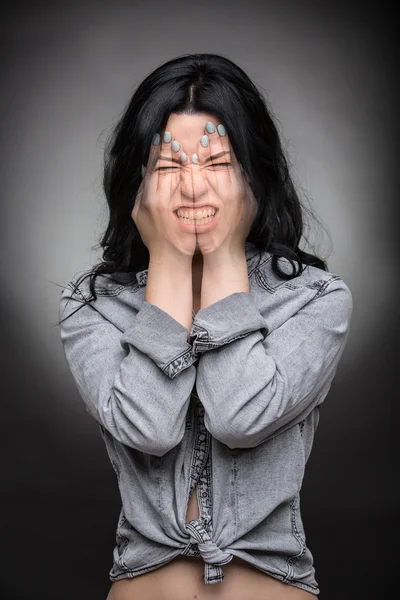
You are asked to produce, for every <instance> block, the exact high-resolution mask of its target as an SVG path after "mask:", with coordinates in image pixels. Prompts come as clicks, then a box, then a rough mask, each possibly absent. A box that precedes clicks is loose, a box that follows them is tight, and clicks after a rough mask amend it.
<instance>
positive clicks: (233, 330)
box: [190, 292, 268, 354]
mask: <svg viewBox="0 0 400 600" xmlns="http://www.w3.org/2000/svg"><path fill="white" fill-rule="evenodd" d="M258 330H260V331H261V333H262V335H263V339H265V338H266V337H267V334H268V326H267V322H266V320H265V319H264V317H263V316H262V315H261V313H260V311H259V310H258V308H257V307H256V305H255V303H254V300H253V298H252V296H251V294H249V293H248V292H235V293H233V294H230V296H227V297H226V298H222V299H221V300H218V301H217V302H214V303H213V304H210V305H209V306H206V307H205V308H201V309H200V310H199V311H198V313H197V314H196V316H195V318H194V319H193V323H192V327H191V329H190V339H191V340H193V352H194V353H195V354H199V353H201V352H207V350H212V349H213V348H218V347H219V346H222V345H224V344H229V343H230V342H233V341H234V340H237V339H239V338H242V337H245V336H247V335H249V334H250V333H252V332H253V331H258Z"/></svg>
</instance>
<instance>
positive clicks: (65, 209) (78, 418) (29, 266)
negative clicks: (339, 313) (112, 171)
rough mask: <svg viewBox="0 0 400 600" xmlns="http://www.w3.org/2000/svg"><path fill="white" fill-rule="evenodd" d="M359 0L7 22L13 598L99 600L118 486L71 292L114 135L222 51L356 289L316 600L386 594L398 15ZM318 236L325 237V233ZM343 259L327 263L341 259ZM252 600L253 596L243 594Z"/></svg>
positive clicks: (7, 361) (6, 482) (72, 11)
mask: <svg viewBox="0 0 400 600" xmlns="http://www.w3.org/2000/svg"><path fill="white" fill-rule="evenodd" d="M362 7H363V8H362V11H361V10H359V9H357V8H356V5H355V3H354V4H351V3H350V4H349V3H347V6H346V7H344V6H343V8H342V7H340V6H339V5H338V4H335V3H330V2H325V3H324V2H322V3H321V2H283V1H280V2H278V1H276V2H265V3H261V2H252V1H246V2H243V3H239V2H235V1H233V2H225V3H222V4H219V5H218V6H216V5H215V3H214V2H209V1H202V2H201V4H196V3H188V2H186V3H184V2H175V3H161V2H156V1H153V0H147V1H145V2H114V3H112V2H97V3H95V2H83V3H80V4H78V3H76V4H75V3H73V2H72V3H71V2H70V3H66V4H65V5H64V4H61V3H59V4H58V5H57V3H56V6H55V7H53V8H49V7H48V6H47V5H45V4H42V3H40V2H39V3H35V4H34V5H32V6H31V7H30V6H29V4H28V3H26V2H25V3H21V2H19V3H18V2H17V3H14V4H13V7H12V8H10V9H9V12H8V13H7V15H6V16H5V17H4V18H3V23H2V34H1V41H2V44H3V45H4V47H3V52H2V54H1V56H2V59H1V61H2V67H3V69H2V73H3V86H2V95H1V98H0V102H1V112H0V114H1V123H2V148H1V150H2V157H1V163H0V166H1V171H2V186H1V191H2V200H3V201H2V208H3V217H2V220H1V224H2V236H1V242H2V248H3V251H2V263H1V277H2V310H1V316H2V322H3V328H2V331H3V352H4V357H3V360H2V367H3V377H2V382H3V390H2V391H3V393H2V405H3V410H2V416H3V418H2V425H3V426H2V436H1V443H2V456H3V458H4V461H3V467H2V484H3V485H2V493H1V497H2V512H1V516H2V529H1V530H2V536H1V539H2V542H3V544H2V556H1V559H2V566H1V574H0V592H1V593H2V598H5V599H20V598H36V597H39V593H40V598H41V600H45V599H47V598H49V599H50V598H51V599H53V598H57V599H58V600H63V599H64V598H65V599H68V600H69V599H70V598H74V600H75V599H76V600H80V599H81V598H85V599H88V600H89V599H96V600H101V599H102V598H103V599H105V597H106V595H107V591H108V589H109V586H110V582H109V580H108V571H109V569H110V568H111V565H112V550H113V547H114V544H115V528H116V525H117V517H118V512H119V508H120V504H119V494H118V488H117V482H116V479H115V476H114V472H113V470H112V467H111V465H110V463H109V461H108V457H107V454H106V451H105V448H104V445H103V441H102V439H101V437H100V434H99V432H98V429H97V425H96V423H95V422H94V421H93V420H92V418H91V417H90V416H89V415H88V414H87V413H86V411H85V410H84V406H83V401H82V400H81V398H80V396H79V395H78V392H77V389H76V388H75V385H74V383H73V380H72V376H71V374H70V372H69V369H68V366H67V364H66V361H65V358H64V355H63V351H62V346H61V341H60V334H59V328H58V327H54V326H53V324H54V323H56V321H57V320H58V303H59V297H60V291H61V288H60V287H59V286H63V285H64V284H65V283H66V282H68V281H69V280H70V279H71V278H72V276H73V275H74V274H76V273H78V272H81V271H83V270H85V269H87V268H89V267H90V266H92V265H93V264H95V263H96V262H98V260H100V252H99V251H98V250H95V245H96V244H97V242H98V240H99V238H100V235H101V233H102V231H103V228H104V227H105V223H106V219H107V211H106V208H105V201H104V199H103V196H102V191H101V181H100V177H101V168H102V151H103V142H104V139H105V135H106V134H107V133H108V132H109V130H110V127H111V126H112V125H113V123H115V121H116V119H117V117H118V115H119V114H120V112H121V111H122V109H123V108H124V106H125V104H126V102H127V101H128V99H129V97H130V96H131V94H132V92H133V90H134V89H135V88H136V86H137V85H138V83H139V82H140V81H141V80H142V79H143V78H144V77H145V76H146V75H147V74H148V73H149V72H150V71H151V70H153V69H154V68H156V67H157V66H158V65H159V64H161V63H162V62H164V61H165V60H167V59H169V58H172V57H174V56H177V55H179V54H182V53H187V52H215V53H221V54H224V55H226V56H228V57H229V58H231V59H232V60H234V61H235V62H237V63H238V64H239V65H240V66H241V67H242V68H243V69H245V71H246V72H247V73H248V74H249V75H250V77H252V78H253V80H254V81H255V82H256V83H257V84H258V85H259V86H260V87H261V88H262V90H263V91H264V93H265V94H266V96H267V98H268V100H269V102H270V105H271V107H272V109H273V111H274V113H275V115H276V117H277V119H278V120H279V123H280V131H281V133H282V135H283V138H284V144H285V147H286V148H287V150H288V153H289V156H290V160H291V163H292V164H293V174H294V177H295V179H296V180H297V182H298V183H299V185H300V187H301V190H303V192H305V193H306V194H307V195H308V196H309V197H310V198H311V200H312V202H313V207H314V210H315V211H316V212H317V215H318V216H319V218H320V219H321V220H322V222H323V223H324V226H325V228H326V229H327V230H328V232H329V233H330V237H331V245H330V241H329V239H327V236H326V235H325V237H323V238H321V239H319V240H318V239H316V240H313V238H312V233H311V234H310V235H311V240H312V241H315V242H316V243H317V249H318V251H319V253H320V254H321V255H323V256H324V257H327V258H328V264H329V268H330V270H331V271H334V272H337V273H339V274H340V275H341V276H342V277H343V279H344V280H345V281H346V283H347V284H348V285H349V287H350V289H351V290H352V292H353V298H354V314H353V321H352V331H351V335H350V339H349V343H348V346H347V348H346V350H345V353H344V355H343V359H342V362H341V364H340V367H339V369H338V372H337V376H336V379H335V381H334V384H333V386H332V389H331V392H330V394H329V395H328V398H327V399H326V400H325V403H324V405H323V408H322V411H321V421H320V426H319V429H318V431H317V435H316V440H315V445H314V449H313V452H312V454H311V458H310V460H309V463H308V469H307V471H306V476H305V480H304V484H303V490H302V513H303V520H304V522H305V528H306V533H307V542H308V545H309V547H310V549H311V551H312V553H313V555H314V559H315V567H316V574H317V580H318V582H319V584H320V587H321V590H322V592H321V596H320V597H321V598H322V600H331V599H332V600H333V599H335V600H336V599H338V598H340V599H341V600H346V599H350V598H352V599H353V598H354V599H355V598H359V597H360V598H367V597H368V598H369V597H375V598H382V597H384V596H385V597H388V596H387V593H388V592H389V589H391V588H390V586H391V585H392V582H393V578H392V577H393V576H392V575H391V573H392V556H393V550H394V539H395V533H396V532H395V526H396V525H397V519H396V517H397V513H396V510H395V509H396V508H397V507H398V496H397V494H396V492H395V488H394V486H393V481H394V478H395V476H394V462H392V459H391V458H390V455H389V450H390V445H391V440H392V439H393V436H394V423H395V419H394V416H393V415H391V409H392V408H393V404H394V403H393V399H394V398H395V394H396V390H397V388H398V383H399V381H398V378H397V371H396V369H395V367H396V366H397V365H398V360H397V364H396V362H395V361H396V358H397V359H398V353H397V348H398V343H397V339H398V335H397V334H398V269H396V267H397V264H398V263H397V250H398V238H397V230H398V211H397V203H398V186H397V182H398V170H397V159H398V154H397V149H398V142H397V138H396V135H397V125H398V123H397V121H396V119H397V105H396V104H395V100H396V98H395V92H394V76H395V73H396V68H397V65H395V63H394V51H395V48H394V17H393V15H392V14H390V12H388V9H387V7H385V6H384V5H383V4H382V3H380V4H379V7H380V9H379V10H380V12H379V13H378V12H377V10H376V9H375V10H373V9H372V8H369V7H368V5H365V4H363V5H362ZM322 233H323V232H322ZM330 250H332V252H330ZM249 600H251V598H249Z"/></svg>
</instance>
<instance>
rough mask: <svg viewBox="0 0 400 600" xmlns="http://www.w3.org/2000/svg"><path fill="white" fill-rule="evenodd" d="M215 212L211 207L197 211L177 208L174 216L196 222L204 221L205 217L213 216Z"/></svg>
mask: <svg viewBox="0 0 400 600" xmlns="http://www.w3.org/2000/svg"><path fill="white" fill-rule="evenodd" d="M216 212H217V211H216V209H215V208H213V207H209V208H203V209H197V210H193V209H186V208H178V210H177V211H176V214H177V215H178V217H182V218H185V219H194V220H196V221H197V220H201V219H205V218H207V217H211V216H214V215H215V213H216Z"/></svg>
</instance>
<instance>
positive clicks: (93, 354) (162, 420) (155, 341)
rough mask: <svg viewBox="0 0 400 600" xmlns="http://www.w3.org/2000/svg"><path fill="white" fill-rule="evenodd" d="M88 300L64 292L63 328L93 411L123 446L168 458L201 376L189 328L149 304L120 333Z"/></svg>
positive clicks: (76, 373)
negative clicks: (195, 383)
mask: <svg viewBox="0 0 400 600" xmlns="http://www.w3.org/2000/svg"><path fill="white" fill-rule="evenodd" d="M82 298H83V296H82ZM82 298H81V297H80V293H79V292H76V291H74V292H73V290H72V287H71V285H69V286H68V287H67V288H65V289H64V290H63V292H62V294H61V300H60V320H61V321H62V322H61V325H60V329H61V340H62V345H63V349H64V354H65V357H66V359H67V362H68V365H69V368H70V371H71V373H72V376H73V378H74V381H75V383H76V385H77V388H78V390H79V392H80V395H81V397H82V399H83V401H84V403H85V406H86V409H87V411H88V412H89V413H90V414H91V415H92V416H93V417H94V419H96V421H97V422H98V423H99V424H100V425H102V426H103V427H104V428H105V429H107V430H108V431H109V432H110V433H111V434H112V435H113V436H114V437H115V438H116V439H117V440H118V441H120V442H121V443H123V444H126V445H127V446H130V447H132V448H135V449H137V450H140V451H142V452H146V453H149V454H154V455H157V456H162V455H163V454H165V453H166V452H168V451H169V450H171V449H172V448H173V447H175V446H176V445H177V444H178V443H179V442H180V441H181V439H182V438H183V435H184V431H185V419H186V413H187V410H188V406H189V402H190V394H191V390H192V388H193V385H194V381H195V377H196V368H195V366H194V363H195V361H196V360H197V356H196V355H195V354H194V353H193V351H192V346H191V344H188V342H187V329H186V328H185V327H184V326H183V325H182V324H181V323H179V322H178V321H176V320H175V319H174V318H173V317H172V316H171V315H169V314H168V313H166V312H165V311H163V310H162V309H160V308H159V307H157V306H155V305H153V304H151V303H148V302H144V303H143V304H142V306H141V308H140V310H139V311H138V312H137V313H136V314H133V315H132V324H131V325H130V326H129V327H128V328H127V329H125V331H121V330H120V329H119V328H118V327H116V326H115V325H114V324H113V323H111V322H110V321H109V320H108V319H106V318H105V317H104V316H103V315H102V314H101V313H100V312H99V311H98V310H97V309H96V308H95V306H94V304H95V303H93V302H92V303H88V304H84V303H83V300H82ZM64 319H65V320H64Z"/></svg>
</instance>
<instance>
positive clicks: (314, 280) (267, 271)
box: [253, 252, 351, 296]
mask: <svg viewBox="0 0 400 600" xmlns="http://www.w3.org/2000/svg"><path fill="white" fill-rule="evenodd" d="M278 263H279V267H280V269H281V270H282V271H283V272H284V273H286V274H287V275H291V274H292V273H293V270H294V267H293V265H292V264H291V263H290V261H289V260H288V259H286V258H284V257H280V258H279V260H278ZM294 265H295V267H296V268H297V265H298V263H294ZM253 271H254V276H255V279H256V282H257V284H258V285H259V286H260V287H261V288H264V289H265V290H266V291H268V292H270V293H271V294H274V293H275V292H277V291H278V290H280V289H281V288H289V289H292V290H299V289H301V288H307V289H309V290H311V292H314V294H315V296H319V295H320V294H322V293H324V292H325V291H328V289H329V290H332V289H337V288H340V289H342V290H343V291H345V292H346V293H347V294H348V295H350V296H351V291H350V288H349V287H348V285H347V283H346V282H345V281H344V280H343V279H342V277H341V276H340V275H339V274H338V273H336V272H333V271H324V270H323V269H319V268H317V267H314V266H311V265H307V264H304V263H302V264H301V272H300V273H299V274H298V275H297V276H296V277H292V278H290V279H284V278H282V277H280V276H279V275H278V274H277V273H276V272H275V271H274V270H273V268H272V254H270V253H268V252H263V253H262V256H261V259H260V261H259V264H258V265H257V264H255V266H254V269H253Z"/></svg>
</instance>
